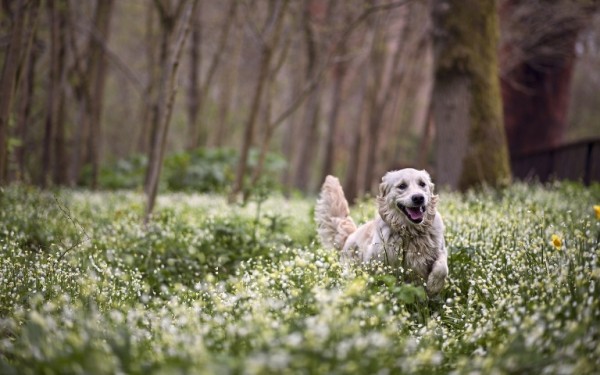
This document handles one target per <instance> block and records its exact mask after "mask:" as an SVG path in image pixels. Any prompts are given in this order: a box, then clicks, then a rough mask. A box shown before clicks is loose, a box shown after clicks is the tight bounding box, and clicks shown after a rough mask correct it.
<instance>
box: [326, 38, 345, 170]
mask: <svg viewBox="0 0 600 375" xmlns="http://www.w3.org/2000/svg"><path fill="white" fill-rule="evenodd" d="M345 54H346V44H345V42H342V44H341V46H340V48H339V55H340V56H344V55H345ZM347 64H348V63H347V62H346V61H339V62H338V63H337V64H336V65H335V66H334V67H333V88H332V89H331V109H330V112H329V119H328V122H327V135H326V137H327V138H326V140H325V156H324V157H323V169H322V172H321V179H320V181H325V177H326V176H327V175H329V174H332V173H333V162H334V159H335V150H336V142H335V135H336V131H337V125H338V117H339V113H340V107H341V104H342V87H343V83H344V77H345V76H346V70H347Z"/></svg>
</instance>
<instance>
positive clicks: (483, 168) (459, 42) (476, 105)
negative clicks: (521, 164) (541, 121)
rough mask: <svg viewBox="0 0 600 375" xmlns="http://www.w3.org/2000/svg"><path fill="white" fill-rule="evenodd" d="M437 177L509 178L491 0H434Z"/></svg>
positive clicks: (459, 182)
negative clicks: (436, 30) (436, 31)
mask: <svg viewBox="0 0 600 375" xmlns="http://www.w3.org/2000/svg"><path fill="white" fill-rule="evenodd" d="M434 27H436V29H438V30H439V31H438V33H437V34H436V40H435V48H436V63H435V88H434V93H433V115H434V120H435V125H436V126H437V129H436V137H437V147H436V150H437V159H436V161H437V162H436V180H437V182H438V183H439V184H441V185H448V186H450V187H451V188H459V189H467V188H469V187H472V186H477V185H482V184H488V185H490V186H498V185H503V184H505V183H507V182H509V181H510V167H509V163H508V150H507V147H506V138H505V135H504V128H503V121H502V101H501V96H500V84H499V82H498V65H497V57H496V46H497V41H498V21H497V13H496V4H495V2H494V1H493V0H483V1H482V0H451V1H446V0H436V1H434Z"/></svg>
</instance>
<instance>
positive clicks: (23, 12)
mask: <svg viewBox="0 0 600 375" xmlns="http://www.w3.org/2000/svg"><path fill="white" fill-rule="evenodd" d="M13 5H14V11H13V14H12V17H11V21H10V29H11V30H10V31H11V32H10V39H9V41H8V48H7V50H6V53H5V55H4V56H5V57H4V64H3V66H2V73H1V76H0V185H3V184H5V183H6V182H7V167H8V135H9V119H10V113H11V107H12V100H13V97H14V95H15V91H16V87H17V83H18V72H19V70H18V68H19V65H20V63H21V59H22V54H23V52H25V54H28V53H29V51H28V49H27V43H26V42H25V41H26V33H27V30H26V29H25V26H26V25H27V18H28V17H30V16H31V10H32V9H34V8H35V7H37V2H36V1H26V0H21V1H16V2H15V3H14V4H13Z"/></svg>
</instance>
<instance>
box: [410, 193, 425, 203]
mask: <svg viewBox="0 0 600 375" xmlns="http://www.w3.org/2000/svg"><path fill="white" fill-rule="evenodd" d="M411 199H412V202H413V204H416V205H422V204H423V203H425V197H424V196H422V195H421V194H416V195H413V196H412V197H411Z"/></svg>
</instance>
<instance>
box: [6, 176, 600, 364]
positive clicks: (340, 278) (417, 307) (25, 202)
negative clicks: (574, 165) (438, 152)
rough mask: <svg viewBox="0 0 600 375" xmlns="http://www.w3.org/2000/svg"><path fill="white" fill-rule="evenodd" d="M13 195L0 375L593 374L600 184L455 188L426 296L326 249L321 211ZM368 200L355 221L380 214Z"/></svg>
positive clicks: (178, 197)
mask: <svg viewBox="0 0 600 375" xmlns="http://www.w3.org/2000/svg"><path fill="white" fill-rule="evenodd" d="M143 202H144V201H143V197H142V196H141V195H139V194H137V193H128V192H121V193H90V192H81V191H59V192H57V193H55V194H51V193H45V192H39V191H37V190H35V189H30V188H25V187H22V186H19V187H11V188H5V189H4V190H0V207H1V210H0V246H1V249H2V250H1V252H0V373H2V374H38V373H45V374H53V373H55V374H59V373H60V374H64V373H86V374H104V373H106V374H115V373H132V374H141V373H144V374H149V373H199V374H206V373H217V374H221V373H248V374H253V373H260V374H264V373H293V374H295V373H324V374H325V373H326V374H330V373H331V374H333V373H351V374H357V373H362V374H375V373H381V374H386V373H423V374H434V373H440V374H441V373H443V374H446V373H457V374H472V373H494V374H495V373H499V374H502V373H539V374H542V373H543V374H553V373H556V374H559V373H560V374H562V373H576V374H586V373H597V372H598V371H599V370H600V345H599V344H600V291H599V286H596V284H598V282H599V280H600V261H599V256H600V247H599V241H600V219H598V217H597V215H600V213H599V214H596V213H595V212H594V209H593V206H594V204H599V203H600V187H599V186H595V187H592V188H583V187H581V186H579V185H575V184H567V183H562V184H555V185H551V186H547V187H542V186H538V185H533V186H527V185H515V186H512V187H511V188H509V189H506V190H503V191H483V192H471V193H468V194H465V195H459V194H442V196H441V203H440V211H441V212H442V214H443V217H444V220H445V222H446V241H447V245H448V249H449V252H450V258H449V267H450V278H449V280H448V283H447V285H446V288H445V289H444V290H443V292H442V294H441V295H440V296H439V297H438V298H436V299H433V300H428V299H427V298H426V296H425V293H424V292H423V288H422V287H421V286H418V285H403V284H402V283H400V282H399V281H397V280H396V279H395V277H394V276H392V274H391V273H389V272H386V271H377V270H370V271H367V270H364V269H361V268H359V267H344V266H342V265H340V264H339V262H338V257H337V254H335V252H333V251H329V250H325V249H322V248H321V247H320V246H319V245H318V243H317V242H316V240H315V230H314V225H313V223H312V222H311V212H312V211H311V210H312V205H313V202H312V201H302V200H291V201H288V200H284V199H283V198H277V197H273V198H270V199H268V200H267V201H265V202H259V203H256V202H255V203H252V204H249V205H248V206H246V207H239V206H228V205H227V204H226V203H225V201H224V199H223V198H222V197H220V196H215V195H213V196H209V195H186V194H172V195H166V196H163V197H162V198H161V199H160V200H159V202H158V207H157V213H156V215H155V216H154V218H153V220H152V221H151V223H150V224H149V225H148V226H147V227H144V226H143V225H142V224H141V223H142V219H141V218H142V215H143ZM373 212H374V210H373V207H372V206H371V205H369V204H368V203H366V204H365V203H363V204H361V206H360V207H357V208H356V209H355V211H354V213H355V214H356V215H360V217H357V219H359V220H362V219H365V218H368V217H369V216H371V215H372V214H373Z"/></svg>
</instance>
